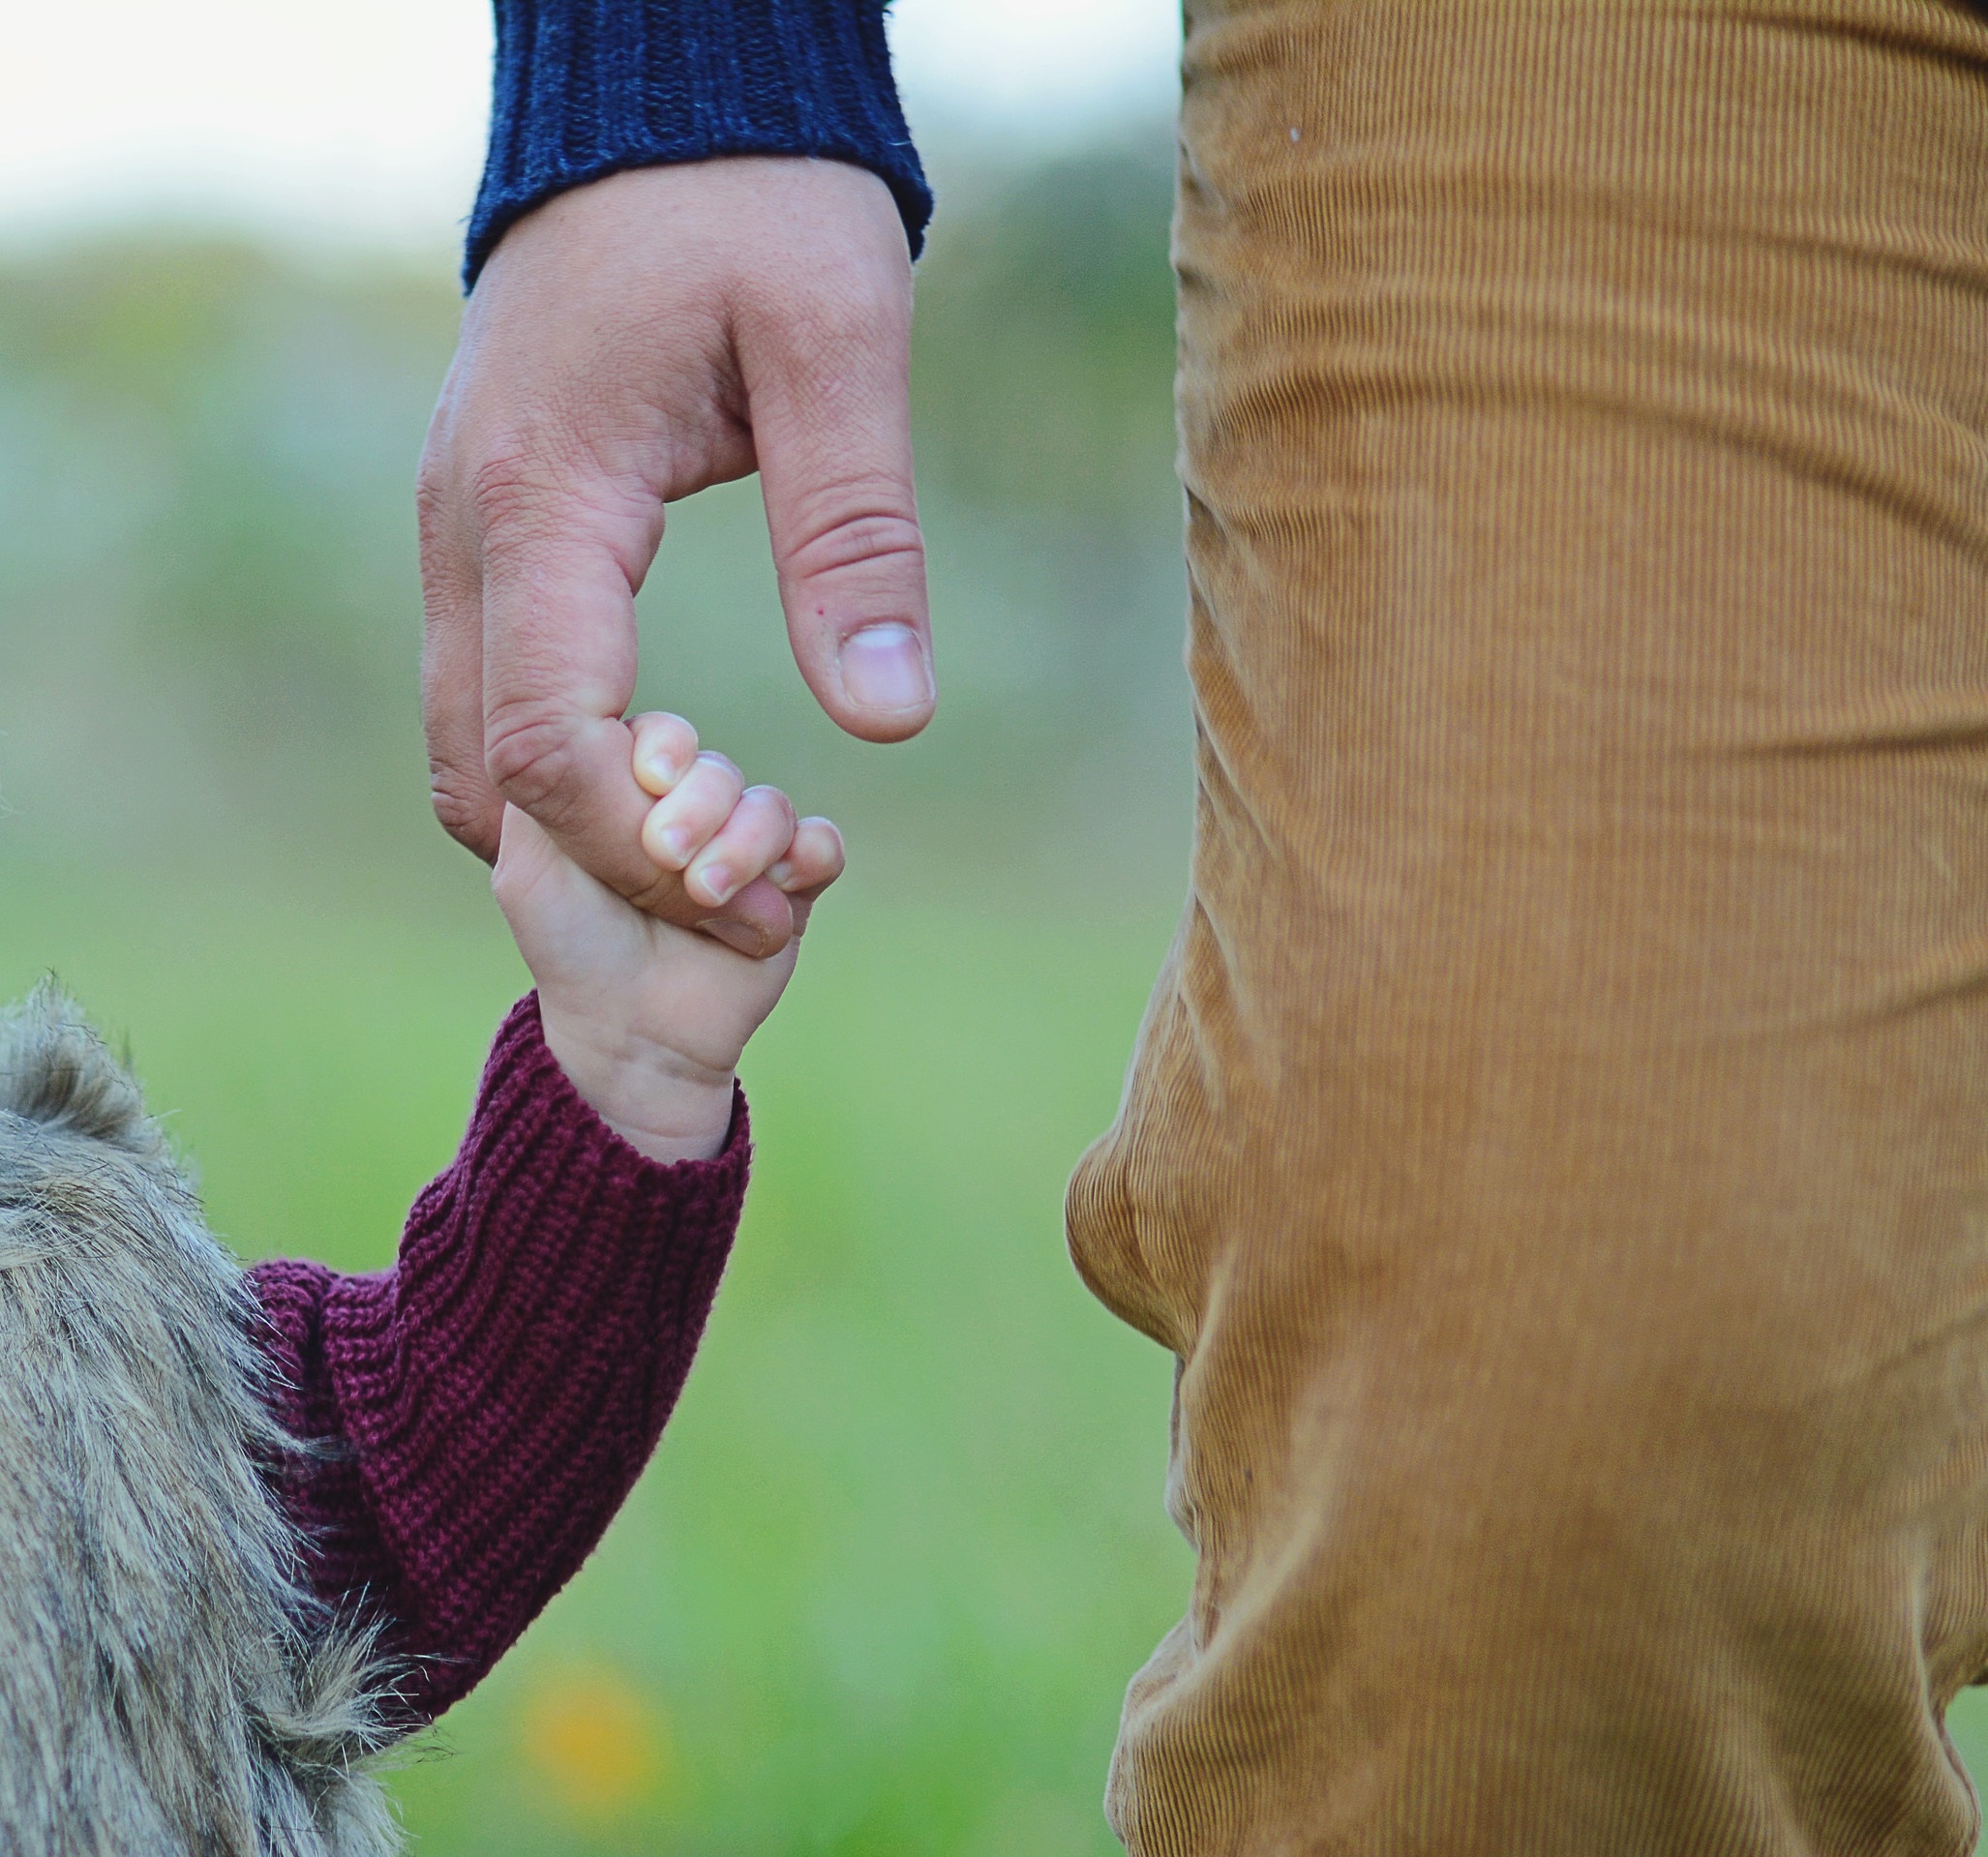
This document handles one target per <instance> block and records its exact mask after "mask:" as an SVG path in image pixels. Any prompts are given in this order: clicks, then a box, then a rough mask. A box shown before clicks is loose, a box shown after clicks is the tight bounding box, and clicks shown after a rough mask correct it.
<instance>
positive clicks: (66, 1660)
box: [0, 987, 400, 1857]
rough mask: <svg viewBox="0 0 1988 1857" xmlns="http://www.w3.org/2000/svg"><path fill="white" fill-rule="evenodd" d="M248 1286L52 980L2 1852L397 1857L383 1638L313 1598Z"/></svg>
mask: <svg viewBox="0 0 1988 1857" xmlns="http://www.w3.org/2000/svg"><path fill="white" fill-rule="evenodd" d="M258 1319H259V1317H258V1313H257V1308H256V1300H255V1295H254V1291H253V1289H252V1288H251V1287H250V1286H249V1284H248V1283H247V1282H246V1281H245V1280H244V1278H243V1274H242V1272H241V1270H240V1268H239V1267H238V1266H237V1265H236V1263H235V1262H234V1260H233V1259H232V1258H230V1257H229V1256H228V1255H227V1253H226V1251H224V1250H223V1249H222V1247H221V1246H220V1244H218V1243H216V1242H215V1240H214V1239H213V1238H212V1237H211V1236H210V1235H209V1233H208V1231H207V1228H206V1226H205V1224H204V1222H203V1221H202V1219H201V1216H200V1210H199V1206H198V1203H197V1201H196V1199H195V1197H194V1195H193V1192H192V1190H191V1188H190V1187H189V1186H188V1184H187V1183H186V1181H185V1180H184V1179H183V1178H182V1176H181V1174H180V1172H179V1170H178V1168H177V1167H176V1166H175V1165H174V1163H173V1160H172V1157H171V1155H170V1154H169V1153H168V1152H167V1150H166V1144H165V1142H164V1140H163V1139H162V1138H161V1135H160V1132H159V1129H158V1127H157V1124H156V1123H153V1122H152V1121H151V1120H150V1119H149V1118H148V1117H147V1116H146V1114H145V1110H144V1104H143V1102H142V1100H141V1098H140V1096H139V1093H138V1089H137V1086H136V1083H134V1082H133V1080H132V1078H131V1076H130V1074H129V1073H128V1071H127V1070H126V1069H125V1068H124V1067H123V1066H122V1065H121V1064H120V1063H118V1062H117V1061H116V1060H115V1059H114V1058H113V1057H112V1056H111V1055H110V1053H109V1052H108V1051H107V1050H106V1049H105V1046H104V1044H103V1042H102V1040H100V1039H99V1038H98V1037H97V1035H96V1034H95V1033H93V1032H91V1031H90V1030H89V1028H88V1027H87V1026H86V1025H84V1024H83V1023H82V1021H81V1020H80V1019H79V1018H78V1017H77V1016H76V1015H75V1011H74V1009H73V1008H72V1007H71V1006H70V1005H69V1003H67V1002H66V1001H65V1000H64V999H63V998H62V996H61V995H60V994H58V993H57V992H56V991H54V989H53V988H51V987H44V988H42V989H41V990H40V991H38V992H37V993H36V994H35V995H34V996H33V997H32V998H31V999H30V1000H28V1001H27V1002H26V1003H24V1004H22V1005H19V1006H16V1007H15V1008H13V1009H12V1010H11V1011H9V1012H7V1013H5V1014H0V1852H5V1853H7V1857H124V1854H125V1853H144V1854H145V1857H380V1854H381V1853H386V1852H391V1851H394V1850H397V1849H398V1848H399V1847H400V1838H399V1835H398V1831H397V1828H396V1826H395V1823H394V1820H393V1817H392V1814H391V1813H390V1812H389V1811H388V1808H387V1805H386V1801H385V1796H384V1794H383V1792H382V1790H381V1787H380V1784H379V1782H378V1779H377V1776H376V1775H375V1774H374V1773H372V1772H371V1771H369V1767H368V1756H369V1755H371V1754H372V1753H373V1752H375V1751H376V1750H377V1749H378V1748H379V1747H380V1746H382V1745H383V1743H384V1742H385V1740H386V1739H387V1736H386V1734H385V1733H384V1732H383V1730H382V1727H381V1722H380V1707H379V1704H380V1674H379V1671H378V1668H377V1664H376V1661H375V1657H374V1652H373V1645H372V1642H371V1639H370V1638H369V1637H368V1635H367V1634H366V1633H365V1632H360V1631H357V1630H354V1629H352V1628H350V1627H348V1626H346V1625H343V1624H341V1623H340V1622H338V1621H336V1620H334V1619H333V1618H331V1617H330V1616H329V1615H328V1614H327V1613H326V1612H325V1610H324V1608H323V1607H321V1606H320V1605H318V1604H316V1602H314V1601H312V1600H311V1599H310V1598H308V1597H307V1595H306V1593H305V1591H304V1589H303V1588H302V1587H301V1586H300V1585H299V1583H298V1566H299V1558H298V1545H299V1544H298V1542H297V1540H296V1538H295V1536H294V1534H293V1532H292V1530H291V1529H290V1527H289V1525H288V1523H287V1522H286V1519H285V1517H284V1515H283V1513H282V1512H281V1511H280V1509H279V1508H278V1506H277V1504H276V1503H275V1501H274V1500H273V1499H272V1496H271V1493H270V1489H269V1485H268V1483H267V1481H266V1479H265V1476H264V1474H263V1473H264V1469H265V1467H266V1466H268V1465H270V1464H272V1463H274V1462H276V1461H277V1460H279V1459H280V1458H281V1457H282V1456H283V1454H284V1453H286V1452H293V1451H295V1450H297V1449H299V1447H298V1446H296V1445H295V1444H294V1443H292V1442H291V1441H290V1440H289V1439H287V1438H286V1436H285V1435H284V1434H283V1433H282V1431H281V1430H279V1428H278V1426H277V1424H276V1422H275V1421H274V1420H273V1419H272V1417H271V1416H270V1413H269V1409H268V1407H267V1405H266V1404H265V1402H264V1399H263V1396H262V1393H263V1387H264V1377H265V1375H266V1373H267V1371H268V1369H267V1368H266V1366H265V1365H264V1363H263V1357H262V1355H261V1354H260V1352H259V1351H258V1349H257V1348H256V1345H255V1340H254V1328H255V1324H256V1321H257V1320H258Z"/></svg>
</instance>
